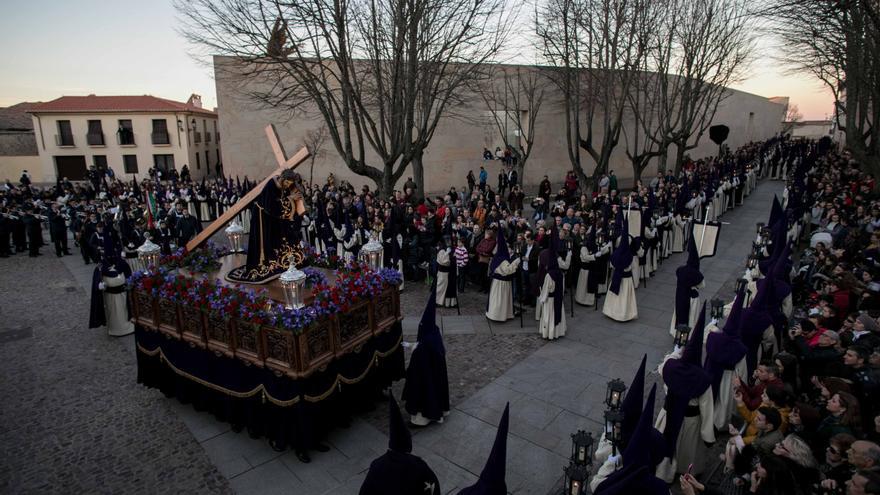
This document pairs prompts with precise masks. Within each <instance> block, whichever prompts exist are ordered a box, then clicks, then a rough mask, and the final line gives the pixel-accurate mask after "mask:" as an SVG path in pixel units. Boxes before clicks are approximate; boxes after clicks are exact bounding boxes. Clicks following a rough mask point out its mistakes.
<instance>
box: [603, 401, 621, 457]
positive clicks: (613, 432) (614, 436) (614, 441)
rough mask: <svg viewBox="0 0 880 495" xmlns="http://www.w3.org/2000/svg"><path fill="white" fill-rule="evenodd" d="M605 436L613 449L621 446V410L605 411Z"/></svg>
mask: <svg viewBox="0 0 880 495" xmlns="http://www.w3.org/2000/svg"><path fill="white" fill-rule="evenodd" d="M605 438H606V439H607V440H608V441H609V442H611V446H612V447H613V448H614V451H615V452H616V451H617V448H618V447H621V445H620V444H621V442H622V441H623V411H619V410H614V409H611V410H608V411H605Z"/></svg>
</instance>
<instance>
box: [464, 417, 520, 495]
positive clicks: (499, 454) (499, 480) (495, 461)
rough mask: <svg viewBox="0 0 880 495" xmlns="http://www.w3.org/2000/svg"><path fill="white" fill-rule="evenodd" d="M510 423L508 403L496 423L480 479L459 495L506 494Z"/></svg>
mask: <svg viewBox="0 0 880 495" xmlns="http://www.w3.org/2000/svg"><path fill="white" fill-rule="evenodd" d="M509 423H510V403H509V402H508V403H507V405H506V406H505V407H504V414H502V415H501V421H499V422H498V431H497V432H496V433H495V443H494V444H493V445H492V452H490V453H489V459H488V460H487V461H486V465H485V466H484V467H483V471H482V472H481V473H480V479H478V480H477V482H476V483H474V484H473V485H471V486H469V487H467V488H464V489H462V490H461V491H460V492H458V494H459V495H504V494H506V493H507V483H506V482H505V475H506V471H507V430H508V426H509Z"/></svg>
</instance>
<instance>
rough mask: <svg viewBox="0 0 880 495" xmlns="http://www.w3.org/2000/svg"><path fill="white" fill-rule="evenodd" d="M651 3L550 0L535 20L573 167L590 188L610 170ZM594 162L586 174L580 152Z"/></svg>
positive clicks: (643, 52)
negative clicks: (561, 111) (550, 68)
mask: <svg viewBox="0 0 880 495" xmlns="http://www.w3.org/2000/svg"><path fill="white" fill-rule="evenodd" d="M652 5H653V3H652V2H650V1H648V0H548V1H547V2H546V4H545V5H544V6H543V8H542V10H541V11H540V12H539V15H538V18H537V35H538V38H539V40H540V49H541V51H542V53H543V56H544V57H545V59H546V61H547V63H548V64H549V65H551V66H553V67H554V69H555V70H554V71H553V72H552V74H553V76H554V77H553V79H554V81H555V84H556V85H557V86H558V87H559V89H560V91H561V93H562V100H563V101H562V104H563V106H564V110H565V117H566V131H567V132H566V135H567V136H566V139H567V144H568V146H567V147H568V155H569V160H570V162H571V165H572V168H573V169H574V170H575V172H577V174H578V177H579V179H580V180H581V182H582V183H583V184H585V185H586V187H587V189H589V188H591V187H592V186H593V184H594V183H595V182H596V180H597V179H598V178H599V177H600V176H601V175H602V174H604V173H605V172H606V171H607V170H608V164H609V162H610V160H611V153H612V152H613V151H614V149H615V147H616V146H617V144H618V142H619V140H620V136H621V131H622V127H623V116H624V110H625V108H626V105H627V102H628V98H629V94H630V91H631V87H632V85H633V84H635V83H636V81H637V79H638V75H639V71H640V70H641V69H642V67H643V65H644V60H645V56H646V53H647V48H648V35H649V32H650V29H649V27H650V26H649V25H650V22H651V21H652V19H651V17H652V15H653V10H654V9H653V8H652ZM581 150H584V151H585V152H586V153H587V156H589V157H590V158H591V159H592V160H593V162H594V163H595V167H593V170H592V173H591V176H590V177H589V179H588V177H587V174H586V172H585V167H584V164H583V163H582V160H581V153H580V151H581Z"/></svg>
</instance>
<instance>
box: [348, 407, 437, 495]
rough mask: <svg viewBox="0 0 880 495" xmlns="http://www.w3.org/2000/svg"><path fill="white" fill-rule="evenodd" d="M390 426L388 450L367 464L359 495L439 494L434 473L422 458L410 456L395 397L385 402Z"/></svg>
mask: <svg viewBox="0 0 880 495" xmlns="http://www.w3.org/2000/svg"><path fill="white" fill-rule="evenodd" d="M388 410H389V416H390V418H389V419H390V423H391V428H390V431H389V433H388V452H385V453H384V454H382V455H381V456H380V457H378V458H376V459H375V460H374V461H373V462H372V463H370V470H369V471H367V477H366V478H365V479H364V483H363V484H362V485H361V489H360V492H358V493H359V494H360V495H413V494H418V495H422V494H424V495H439V494H441V493H443V492H442V491H441V490H440V482H439V481H438V480H437V475H436V474H434V471H431V468H430V467H428V464H427V463H425V461H424V460H422V458H421V457H418V456H415V455H412V454H411V452H412V437H411V436H410V433H409V430H407V429H406V425H405V424H404V422H403V417H402V416H401V415H400V409H399V408H398V407H397V402H396V401H395V400H394V396H393V395H392V396H391V399H390V400H389V404H388Z"/></svg>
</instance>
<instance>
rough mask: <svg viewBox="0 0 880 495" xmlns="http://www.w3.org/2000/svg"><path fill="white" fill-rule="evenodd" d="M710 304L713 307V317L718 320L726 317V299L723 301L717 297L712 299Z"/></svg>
mask: <svg viewBox="0 0 880 495" xmlns="http://www.w3.org/2000/svg"><path fill="white" fill-rule="evenodd" d="M709 304H710V307H711V308H712V310H711V313H710V314H711V315H712V318H714V319H716V320H720V319H721V318H724V301H722V300H721V299H717V298H715V299H712V300H711V301H710V302H709Z"/></svg>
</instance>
